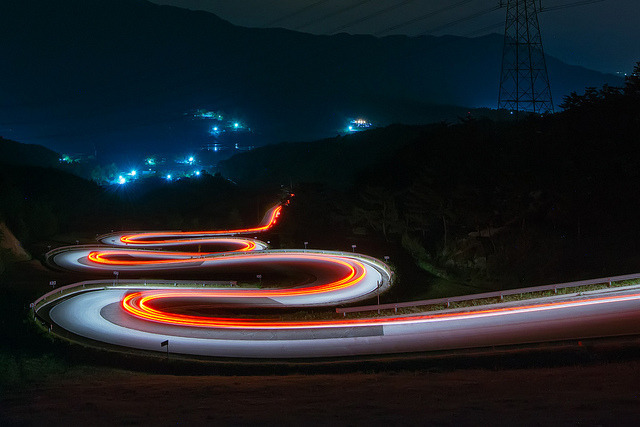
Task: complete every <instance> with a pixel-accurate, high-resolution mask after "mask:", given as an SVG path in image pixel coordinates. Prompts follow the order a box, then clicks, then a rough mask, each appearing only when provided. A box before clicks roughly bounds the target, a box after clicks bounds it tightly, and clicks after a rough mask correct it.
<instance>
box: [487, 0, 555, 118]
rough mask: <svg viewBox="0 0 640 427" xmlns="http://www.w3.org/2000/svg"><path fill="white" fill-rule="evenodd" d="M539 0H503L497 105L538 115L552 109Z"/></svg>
mask: <svg viewBox="0 0 640 427" xmlns="http://www.w3.org/2000/svg"><path fill="white" fill-rule="evenodd" d="M536 1H538V2H539V1H540V0H501V1H500V5H501V6H503V5H504V3H506V6H507V19H506V22H505V28H504V47H503V50H502V71H501V73H500V93H499V95H498V108H504V109H507V110H511V111H514V112H515V113H516V114H517V113H518V112H520V111H527V112H532V113H537V114H545V113H552V112H553V101H552V99H551V87H550V85H549V76H548V74H547V64H546V62H545V59H544V50H543V48H542V38H541V37H540V25H539V24H538V8H537V7H536Z"/></svg>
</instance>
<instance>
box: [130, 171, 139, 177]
mask: <svg viewBox="0 0 640 427" xmlns="http://www.w3.org/2000/svg"><path fill="white" fill-rule="evenodd" d="M137 173H138V172H136V171H131V173H130V175H131V176H136V174H137Z"/></svg>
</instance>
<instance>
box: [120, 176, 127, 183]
mask: <svg viewBox="0 0 640 427" xmlns="http://www.w3.org/2000/svg"><path fill="white" fill-rule="evenodd" d="M126 182H127V180H126V179H124V176H122V175H120V176H119V177H118V184H125V183H126Z"/></svg>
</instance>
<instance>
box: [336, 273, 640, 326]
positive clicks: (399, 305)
mask: <svg viewBox="0 0 640 427" xmlns="http://www.w3.org/2000/svg"><path fill="white" fill-rule="evenodd" d="M634 279H640V273H636V274H627V275H624V276H612V277H603V278H599V279H589V280H579V281H575V282H564V283H556V284H553V285H543V286H533V287H529V288H519V289H508V290H504V291H495V292H483V293H480V294H471V295H461V296H457V297H448V298H436V299H428V300H420V301H409V302H399V303H391V304H380V305H365V306H358V307H346V308H341V307H338V308H336V313H342V314H343V315H344V316H346V315H347V313H359V312H363V311H374V310H391V309H393V310H394V311H395V312H397V311H398V309H399V308H406V307H419V306H424V305H439V304H447V306H449V304H450V303H452V302H461V301H473V300H478V299H485V298H500V299H503V298H504V297H505V296H507V295H517V294H527V293H532V292H545V291H554V293H557V291H558V289H564V288H575V287H579V286H588V285H597V284H604V283H606V284H607V285H608V286H611V284H612V283H614V282H622V281H625V280H634Z"/></svg>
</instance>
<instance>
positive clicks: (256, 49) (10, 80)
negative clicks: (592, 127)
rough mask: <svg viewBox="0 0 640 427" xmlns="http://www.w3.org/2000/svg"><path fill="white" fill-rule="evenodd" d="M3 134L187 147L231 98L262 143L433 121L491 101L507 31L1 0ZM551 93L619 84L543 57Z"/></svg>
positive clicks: (88, 145) (68, 144) (104, 144)
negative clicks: (438, 31) (428, 29)
mask: <svg viewBox="0 0 640 427" xmlns="http://www.w3.org/2000/svg"><path fill="white" fill-rule="evenodd" d="M0 39H1V40H2V44H1V45H0V54H1V55H0V57H1V58H2V61H3V62H2V67H0V93H2V100H1V101H0V134H2V135H4V136H5V137H9V138H12V139H17V140H21V141H26V142H35V143H40V144H44V145H46V146H48V147H51V148H55V149H56V150H59V151H63V152H64V151H74V152H78V151H86V152H93V151H94V150H93V147H94V146H95V147H96V149H97V151H98V153H99V155H100V154H102V155H104V154H105V153H106V152H117V150H121V151H129V152H130V151H131V150H134V149H136V150H152V149H153V151H158V150H165V149H167V148H169V147H172V148H173V149H174V150H176V151H178V150H183V151H184V150H189V149H193V147H198V146H199V145H201V144H202V143H203V142H205V141H206V140H207V138H208V136H207V132H206V131H207V126H206V123H203V122H195V121H193V120H192V119H191V118H190V117H189V116H187V115H185V112H187V111H189V110H192V109H194V108H200V107H202V108H211V109H217V110H223V111H226V112H227V113H228V114H229V115H230V116H233V117H234V118H237V119H241V120H243V121H246V123H248V125H249V126H250V127H251V128H252V129H253V130H254V131H255V133H254V136H255V139H256V142H257V144H258V145H259V144H262V143H271V142H278V141H297V140H310V139H318V138H322V137H330V136H334V135H336V132H337V131H338V129H341V128H343V126H344V125H345V123H346V121H347V120H348V119H349V118H353V117H354V116H359V115H364V116H365V117H367V118H368V119H369V120H371V121H373V122H374V123H376V124H378V125H383V126H384V125H387V124H389V123H398V122H402V123H428V122H434V121H439V120H442V119H451V118H454V119H455V117H456V116H458V115H462V114H464V113H465V112H466V109H463V108H462V107H454V106H455V105H458V106H467V107H465V108H469V107H480V106H494V105H495V102H496V97H497V87H498V74H499V67H500V59H501V47H502V38H501V37H500V36H498V35H489V36H485V37H480V38H474V39H468V38H461V37H450V36H445V37H431V36H426V37H404V36H390V37H384V38H375V37H372V36H352V35H347V34H338V35H335V36H315V35H310V34H304V33H297V32H293V31H286V30H279V29H249V28H242V27H237V26H234V25H232V24H230V23H228V22H226V21H224V20H222V19H220V18H218V17H216V16H215V15H212V14H209V13H205V12H194V11H188V10H185V9H179V8H174V7H169V6H158V5H155V4H152V3H149V2H147V1H144V0H109V1H100V0H58V1H50V0H5V1H3V2H1V3H0ZM548 65H549V72H550V75H551V81H552V88H553V94H554V96H555V98H556V100H560V99H561V98H562V96H563V95H565V94H568V93H569V92H570V91H572V90H580V89H582V88H584V87H585V86H599V85H601V84H603V83H605V82H609V83H613V84H618V83H620V81H619V80H618V79H617V78H616V77H614V76H608V75H603V74H601V73H598V72H595V71H590V70H587V69H584V68H580V67H575V66H568V65H566V64H564V63H562V62H560V61H558V60H556V59H553V58H549V61H548Z"/></svg>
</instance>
